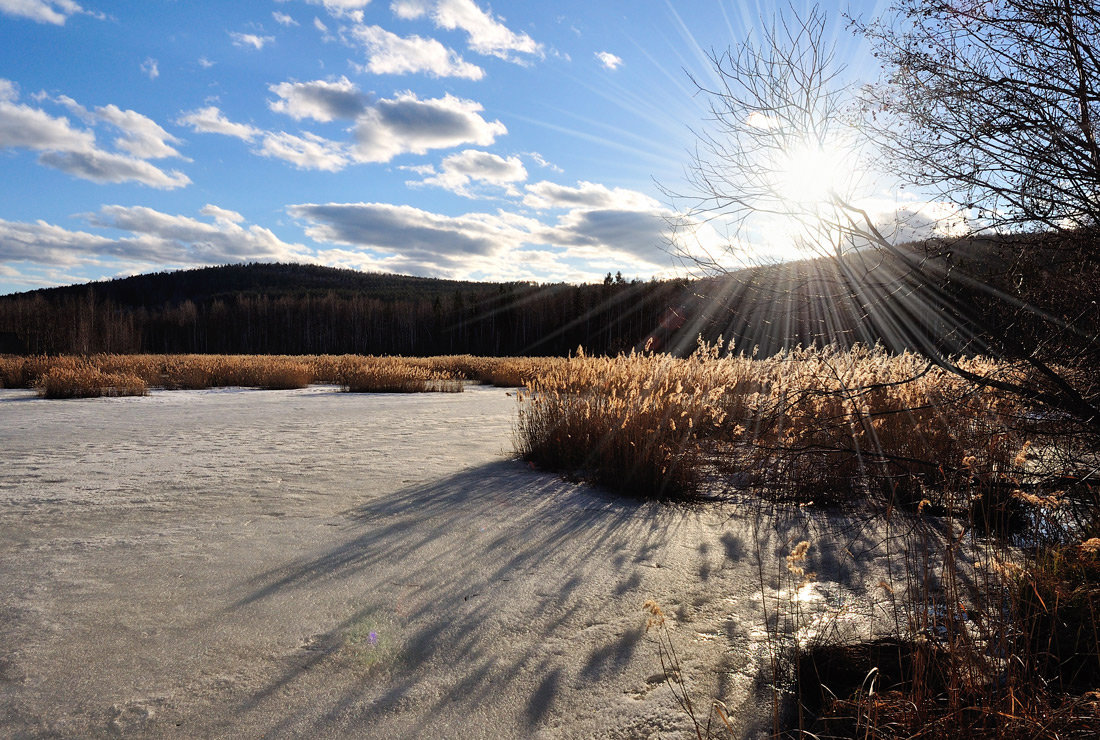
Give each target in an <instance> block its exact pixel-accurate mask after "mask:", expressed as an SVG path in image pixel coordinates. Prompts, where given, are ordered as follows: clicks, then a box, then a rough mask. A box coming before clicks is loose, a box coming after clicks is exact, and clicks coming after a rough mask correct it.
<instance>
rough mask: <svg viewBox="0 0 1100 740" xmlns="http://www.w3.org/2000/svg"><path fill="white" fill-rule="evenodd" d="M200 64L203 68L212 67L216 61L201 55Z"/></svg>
mask: <svg viewBox="0 0 1100 740" xmlns="http://www.w3.org/2000/svg"><path fill="white" fill-rule="evenodd" d="M199 66H200V67H202V68H203V69H210V68H211V67H213V66H214V62H212V61H210V60H209V59H207V58H206V57H199Z"/></svg>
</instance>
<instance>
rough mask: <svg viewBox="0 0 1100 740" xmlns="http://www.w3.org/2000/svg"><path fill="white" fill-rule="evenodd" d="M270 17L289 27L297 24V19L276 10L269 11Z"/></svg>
mask: <svg viewBox="0 0 1100 740" xmlns="http://www.w3.org/2000/svg"><path fill="white" fill-rule="evenodd" d="M271 17H272V18H274V19H275V22H276V23H278V24H279V25H281V26H287V27H288V28H289V27H290V26H297V25H298V21H296V20H294V19H293V18H291V17H290V16H289V15H287V14H286V13H280V12H279V11H277V10H276V11H273V12H272V13H271Z"/></svg>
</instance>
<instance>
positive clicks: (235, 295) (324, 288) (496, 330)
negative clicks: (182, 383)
mask: <svg viewBox="0 0 1100 740" xmlns="http://www.w3.org/2000/svg"><path fill="white" fill-rule="evenodd" d="M689 293H690V288H689V286H688V284H687V283H686V282H685V281H671V282H657V281H651V282H639V281H634V282H627V281H625V280H623V279H622V278H621V277H620V278H618V279H614V278H609V279H608V280H607V281H605V282H604V283H599V284H592V285H566V284H553V285H535V284H531V283H483V282H469V281H455V280H442V279H434V278H421V277H409V276H404V275H389V274H378V273H363V272H358V271H355V270H341V269H336V268H331V267H321V266H315V265H298V264H249V265H226V266H221V267H207V268H201V269H196V270H184V271H179V272H170V273H156V274H148V275H138V276H134V277H128V278H120V279H116V280H110V281H103V282H95V283H88V284H83V285H72V286H65V287H60V288H48V289H41V290H34V291H29V292H26V293H18V294H13V295H7V296H0V336H3V335H5V334H6V335H7V336H8V339H9V340H10V341H9V342H7V346H8V347H9V348H10V347H11V346H13V344H17V345H19V346H20V347H21V349H22V350H23V351H26V352H28V353H40V352H46V353H57V352H77V353H89V352H219V353H222V352H224V353H288V354H299V353H362V354H404V355H432V354H451V353H473V354H485V355H516V354H541V355H553V354H565V353H566V352H568V351H570V350H572V349H575V348H576V347H577V346H578V345H583V346H584V347H585V348H586V349H590V350H591V351H597V352H616V351H620V350H629V349H631V348H633V347H635V346H636V345H638V343H639V342H642V343H644V342H645V341H646V339H647V338H649V337H650V336H651V335H652V334H653V333H654V331H655V330H657V329H659V327H660V326H661V323H662V319H663V317H664V313H665V312H666V311H667V310H668V309H669V308H670V307H675V306H680V305H681V304H683V303H684V302H685V301H686V300H689V298H690V296H689ZM666 333H667V332H666Z"/></svg>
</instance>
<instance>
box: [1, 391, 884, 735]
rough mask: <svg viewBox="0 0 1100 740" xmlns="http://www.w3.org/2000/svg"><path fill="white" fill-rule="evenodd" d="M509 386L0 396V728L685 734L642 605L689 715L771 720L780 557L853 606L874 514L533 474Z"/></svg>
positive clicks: (24, 731) (869, 559)
mask: <svg viewBox="0 0 1100 740" xmlns="http://www.w3.org/2000/svg"><path fill="white" fill-rule="evenodd" d="M515 406H516V402H515V399H514V398H513V397H511V396H509V395H506V392H505V391H503V390H500V389H493V388H484V387H470V388H468V389H467V390H466V392H464V393H460V394H438V395H429V394H415V395H389V394H382V395H358V394H343V393H338V392H336V391H335V390H334V389H332V388H328V387H320V386H317V387H311V388H308V389H304V390H300V391H256V390H244V389H221V390H211V391H172V392H163V391H155V392H153V393H152V395H150V396H148V397H144V398H116V399H88V400H73V401H47V400H41V399H38V398H36V397H35V396H34V394H33V393H31V392H28V391H17V390H2V391H0V736H5V737H10V736H32V737H33V736H47V735H48V736H71V737H85V736H97V735H118V734H122V735H131V734H132V735H140V736H178V737H229V736H233V737H259V736H268V737H280V736H305V737H341V736H344V737H347V736H355V737H378V738H391V737H417V736H433V737H464V738H478V737H493V738H507V737H621V738H628V737H651V736H652V737H655V736H658V735H659V736H661V737H679V736H685V737H686V736H689V735H690V736H694V732H690V723H689V720H688V718H687V717H686V716H685V715H684V714H683V712H682V711H681V710H680V709H679V708H678V707H677V705H676V702H675V700H674V698H673V695H672V692H671V691H670V689H669V688H668V686H666V685H665V683H664V681H663V677H662V675H661V665H660V661H659V659H658V655H657V648H656V643H655V642H654V640H653V636H652V635H647V634H646V633H645V629H644V628H645V619H646V616H647V615H646V614H645V613H644V612H643V610H642V605H643V603H644V602H645V601H646V600H648V599H653V600H655V601H657V602H658V603H659V604H661V605H662V607H663V608H664V609H665V611H666V612H667V613H668V614H669V615H670V619H669V626H670V632H671V635H672V638H673V640H674V641H675V644H676V649H677V651H678V653H679V656H680V660H681V663H682V674H683V678H684V681H685V685H686V686H687V687H688V689H689V690H690V692H691V693H692V695H693V696H694V698H695V701H696V703H697V705H698V706H700V707H702V712H703V713H704V714H705V712H706V708H707V707H708V706H709V703H710V700H711V699H713V698H721V699H722V700H723V701H725V702H726V704H727V706H729V708H730V710H731V711H732V712H733V714H734V716H735V718H736V720H737V721H738V722H739V723H740V724H741V726H742V728H744V729H745V731H748V729H749V728H750V727H751V725H752V723H754V722H757V721H761V722H765V723H768V722H769V721H770V720H769V716H770V706H769V704H768V702H767V700H766V697H764V698H763V701H762V697H761V696H760V695H758V694H757V693H756V692H755V691H754V679H755V677H756V675H757V673H758V671H759V670H760V669H761V668H762V667H763V666H764V665H765V663H766V660H767V659H766V650H767V641H766V639H765V638H766V632H765V631H764V630H763V629H762V621H761V620H762V616H761V614H762V612H761V608H760V603H761V593H762V592H763V593H764V594H768V593H771V594H774V593H776V592H777V590H778V589H780V588H781V587H782V586H783V584H782V583H781V582H780V579H781V578H782V577H783V568H782V565H783V560H782V555H783V554H784V553H786V552H789V551H790V550H791V549H792V547H793V543H796V542H798V541H799V540H801V539H811V540H812V541H813V542H814V546H813V548H812V549H811V552H810V562H809V568H808V569H812V570H816V571H817V572H818V582H817V585H816V586H815V588H817V589H818V591H819V594H820V598H814V599H809V600H808V601H807V603H808V604H810V605H812V604H821V605H822V608H826V607H828V608H836V609H838V610H841V609H849V607H848V606H846V602H850V603H855V601H856V597H858V596H866V594H863V593H857V592H853V591H852V590H851V589H850V588H849V587H848V586H845V585H841V584H847V583H860V582H867V581H868V579H867V578H866V577H861V571H862V570H864V569H871V568H872V567H875V566H876V564H877V565H881V559H880V558H879V557H878V556H877V555H875V543H876V542H877V539H876V535H874V534H873V533H870V532H866V531H864V529H861V528H858V527H853V528H852V529H839V530H838V529H837V528H836V527H835V526H833V525H830V524H829V523H827V522H822V521H815V520H812V519H810V518H809V517H808V515H801V514H798V513H795V514H792V515H790V516H789V517H786V518H784V519H783V521H782V522H780V521H779V520H774V521H773V520H767V521H764V520H762V518H761V516H760V515H759V512H758V511H755V510H751V509H750V508H747V507H746V506H745V505H738V504H735V503H731V502H725V503H714V504H708V505H706V506H698V507H675V506H664V505H660V504H656V503H639V502H637V501H630V500H624V499H621V498H617V497H614V496H611V495H609V494H606V493H603V492H601V491H599V490H595V489H592V488H590V487H588V486H584V485H578V484H574V483H570V482H567V481H565V480H563V479H562V478H560V477H559V476H557V475H554V474H549V473H544V472H539V471H535V470H531V469H530V468H529V467H527V466H526V465H524V464H523V463H522V462H519V461H516V460H514V459H513V457H514V456H513V453H512V436H511V435H512V419H513V416H514V413H515ZM758 552H763V553H769V555H767V556H766V557H765V558H764V559H763V570H761V559H760V558H758V557H757V553H758ZM877 579H878V576H877V575H876V576H875V577H874V579H871V580H872V581H873V582H877ZM805 608H806V609H812V608H813V607H812V606H807V607H805ZM850 611H851V609H849V612H850ZM811 616H812V615H811ZM814 618H817V619H820V616H819V617H814ZM768 727H770V725H768Z"/></svg>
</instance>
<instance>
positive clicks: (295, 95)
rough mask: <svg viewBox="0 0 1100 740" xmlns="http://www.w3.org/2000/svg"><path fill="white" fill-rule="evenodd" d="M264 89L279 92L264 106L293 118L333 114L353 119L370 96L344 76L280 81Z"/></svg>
mask: <svg viewBox="0 0 1100 740" xmlns="http://www.w3.org/2000/svg"><path fill="white" fill-rule="evenodd" d="M268 89H269V90H271V92H273V93H275V94H276V95H278V96H279V99H278V100H274V101H270V102H269V103H268V106H269V107H270V108H271V110H273V111H276V112H278V113H285V114H287V115H288V116H290V117H291V118H293V119H295V120H298V121H300V120H302V119H303V118H312V119H314V120H316V121H325V122H327V121H331V120H333V119H335V118H345V119H354V118H356V117H358V116H359V115H361V114H362V113H363V112H364V111H365V110H366V109H367V104H368V102H369V101H370V99H369V98H368V97H367V95H365V94H364V93H362V92H360V91H359V89H358V88H357V87H356V86H355V85H354V84H353V83H352V82H351V81H350V80H349V79H348V78H347V77H341V78H340V79H338V80H329V81H326V80H314V81H313V82H281V83H279V84H277V85H269V86H268Z"/></svg>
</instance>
